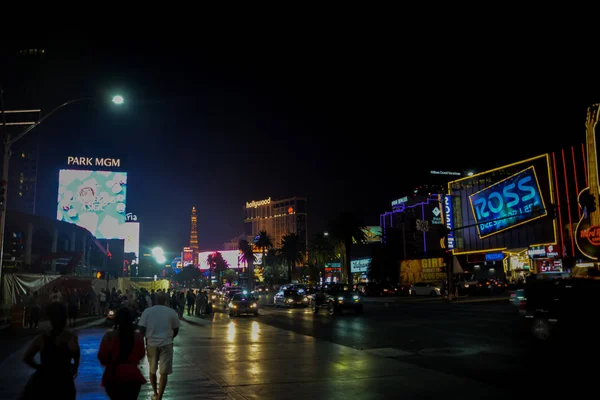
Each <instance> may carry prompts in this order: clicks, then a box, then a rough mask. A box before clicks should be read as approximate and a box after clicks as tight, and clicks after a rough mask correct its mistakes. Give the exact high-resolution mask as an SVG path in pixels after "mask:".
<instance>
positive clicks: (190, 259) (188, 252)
mask: <svg viewBox="0 0 600 400" xmlns="http://www.w3.org/2000/svg"><path fill="white" fill-rule="evenodd" d="M181 260H182V263H183V266H184V267H187V266H188V265H194V250H193V249H192V248H191V247H184V248H183V253H182V259H181Z"/></svg>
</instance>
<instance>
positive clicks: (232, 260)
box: [198, 250, 244, 269]
mask: <svg viewBox="0 0 600 400" xmlns="http://www.w3.org/2000/svg"><path fill="white" fill-rule="evenodd" d="M217 252H219V253H221V254H222V255H223V259H224V260H225V261H226V262H227V264H229V268H241V267H243V266H244V263H243V262H242V261H241V260H240V259H239V256H240V251H239V250H213V251H202V252H200V254H199V255H198V261H199V265H200V269H208V262H207V259H208V256H209V255H210V254H214V253H217Z"/></svg>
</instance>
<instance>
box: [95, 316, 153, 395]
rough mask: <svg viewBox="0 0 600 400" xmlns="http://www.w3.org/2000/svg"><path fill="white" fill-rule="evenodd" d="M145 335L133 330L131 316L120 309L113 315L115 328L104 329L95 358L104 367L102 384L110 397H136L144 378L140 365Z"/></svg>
mask: <svg viewBox="0 0 600 400" xmlns="http://www.w3.org/2000/svg"><path fill="white" fill-rule="evenodd" d="M145 353H146V350H145V348H144V337H143V336H142V335H141V334H140V333H139V332H135V331H134V329H133V315H132V313H131V311H130V310H129V309H128V308H127V307H124V308H121V309H119V311H117V315H116V316H115V330H114V331H111V332H107V333H106V334H105V335H104V337H103V338H102V342H101V343H100V349H99V350H98V360H100V363H101V364H102V366H104V367H105V370H104V375H102V386H104V389H105V390H106V394H107V395H108V397H110V398H111V399H112V400H130V399H137V398H138V395H139V394H140V389H141V387H142V385H143V384H144V383H146V379H145V378H144V376H143V375H142V373H141V371H140V369H139V364H140V361H141V360H142V359H143V358H144V356H145Z"/></svg>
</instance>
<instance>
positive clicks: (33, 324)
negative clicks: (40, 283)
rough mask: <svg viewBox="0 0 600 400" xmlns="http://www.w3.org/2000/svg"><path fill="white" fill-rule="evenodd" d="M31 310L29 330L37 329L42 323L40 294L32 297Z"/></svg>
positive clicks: (36, 293) (30, 301)
mask: <svg viewBox="0 0 600 400" xmlns="http://www.w3.org/2000/svg"><path fill="white" fill-rule="evenodd" d="M29 308H30V310H31V311H30V313H29V329H37V328H38V324H39V323H40V311H41V304H40V296H39V294H38V292H33V296H31V299H30V300H29Z"/></svg>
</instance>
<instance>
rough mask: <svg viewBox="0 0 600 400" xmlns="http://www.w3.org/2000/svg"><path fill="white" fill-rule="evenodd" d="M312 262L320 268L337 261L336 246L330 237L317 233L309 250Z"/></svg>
mask: <svg viewBox="0 0 600 400" xmlns="http://www.w3.org/2000/svg"><path fill="white" fill-rule="evenodd" d="M309 254H310V260H311V261H312V263H313V264H315V265H317V266H318V267H325V264H326V263H328V262H330V261H333V260H335V259H336V256H335V246H334V243H333V241H332V240H331V239H330V237H329V236H325V235H324V234H323V233H317V234H316V235H315V236H314V240H313V243H312V245H311V246H310V249H309Z"/></svg>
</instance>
